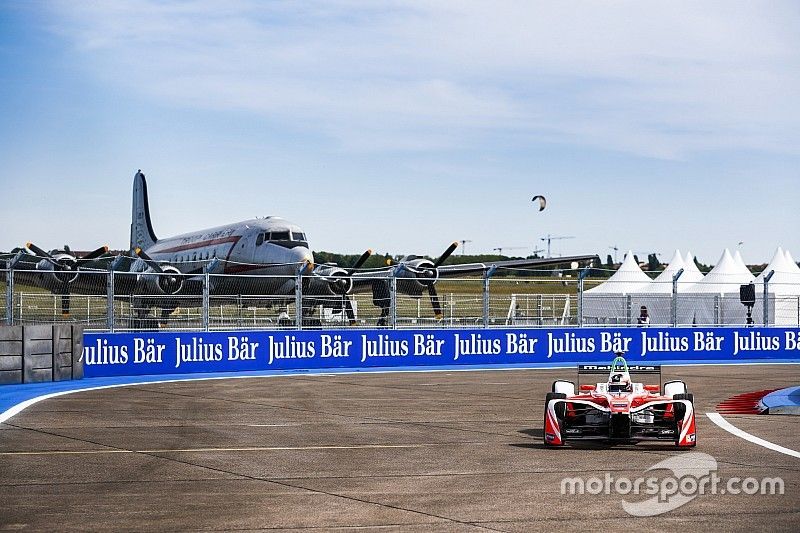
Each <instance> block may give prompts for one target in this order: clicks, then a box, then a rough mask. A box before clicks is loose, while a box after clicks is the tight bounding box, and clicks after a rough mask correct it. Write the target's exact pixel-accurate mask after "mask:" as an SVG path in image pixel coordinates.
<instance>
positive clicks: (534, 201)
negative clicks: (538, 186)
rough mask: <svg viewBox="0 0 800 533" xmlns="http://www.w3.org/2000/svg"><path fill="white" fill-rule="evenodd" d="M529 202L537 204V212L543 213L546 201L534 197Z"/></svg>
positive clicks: (541, 197) (538, 196)
mask: <svg viewBox="0 0 800 533" xmlns="http://www.w3.org/2000/svg"><path fill="white" fill-rule="evenodd" d="M531 202H533V203H536V202H539V211H544V208H545V207H547V199H546V198H545V197H544V196H541V195H536V196H534V197H533V198H531Z"/></svg>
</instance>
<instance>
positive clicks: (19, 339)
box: [0, 324, 83, 384]
mask: <svg viewBox="0 0 800 533" xmlns="http://www.w3.org/2000/svg"><path fill="white" fill-rule="evenodd" d="M82 352H83V327H82V326H77V325H69V324H57V325H51V324H36V325H31V326H2V327H0V384H13V383H41V382H45V381H63V380H69V379H81V378H83V359H82V358H81V354H82Z"/></svg>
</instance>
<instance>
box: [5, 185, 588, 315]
mask: <svg viewBox="0 0 800 533" xmlns="http://www.w3.org/2000/svg"><path fill="white" fill-rule="evenodd" d="M457 246H458V243H457V242H454V243H453V244H451V245H450V246H449V247H448V248H447V249H446V250H445V251H444V252H443V253H442V255H440V256H439V257H438V258H437V259H436V260H430V259H426V258H420V257H417V256H407V257H404V258H403V259H401V260H400V261H399V262H397V263H395V264H392V265H386V266H385V267H382V268H377V269H374V268H373V269H362V267H363V265H364V263H365V262H366V261H367V259H368V258H369V256H370V255H371V253H372V251H371V250H367V251H365V252H364V253H363V254H362V255H361V256H360V257H359V258H358V260H357V261H356V262H355V263H354V264H353V265H351V266H349V267H342V266H339V265H336V264H321V265H315V264H314V256H313V254H312V252H311V250H310V249H309V245H308V239H307V237H306V234H305V232H303V230H302V229H301V228H300V227H299V226H298V225H296V224H294V223H292V222H290V221H288V220H286V219H283V218H280V217H275V216H268V217H266V218H256V219H250V220H245V221H243V222H237V223H233V224H228V225H225V226H219V227H215V228H211V229H206V230H200V231H196V232H191V233H185V234H182V235H177V236H175V237H169V238H165V239H159V238H157V237H156V235H155V232H154V231H153V225H152V222H151V218H150V206H149V203H148V193H147V181H146V179H145V176H144V173H142V171H141V170H139V171H138V172H137V173H136V175H135V176H134V179H133V208H132V221H131V232H130V251H129V252H127V253H124V254H120V255H112V254H110V253H109V251H108V247H107V246H102V247H100V248H98V249H97V250H94V251H92V252H90V253H89V254H87V255H85V256H83V257H76V255H75V254H73V253H72V252H71V250H70V249H69V247H67V246H65V247H64V249H63V250H53V251H51V252H47V251H45V250H43V249H42V248H39V247H38V246H36V245H35V244H33V243H27V245H26V247H25V248H24V249H17V250H15V252H16V254H14V253H12V254H7V255H6V256H5V257H4V258H3V257H0V270H2V269H4V268H7V267H9V266H13V268H14V269H15V281H17V282H19V283H22V284H29V285H36V286H39V287H43V288H45V289H47V290H49V291H51V292H53V293H54V294H61V295H62V304H61V305H62V313H63V314H64V315H65V316H68V315H69V295H70V294H106V290H107V287H106V276H107V274H108V273H109V272H112V273H114V276H113V280H114V295H115V296H133V297H134V299H135V302H136V303H135V305H134V308H135V309H136V312H137V317H138V319H140V320H145V319H146V317H147V316H148V315H149V313H150V311H151V309H152V308H160V309H161V317H162V319H164V318H166V317H167V316H168V315H169V314H171V313H172V312H174V310H175V309H176V308H177V307H178V306H179V305H182V306H188V305H189V302H190V301H193V302H197V299H196V298H194V299H193V298H192V297H193V296H195V297H197V296H200V295H202V291H203V279H204V275H205V273H206V272H207V273H209V274H211V275H213V287H212V290H213V294H214V295H215V297H218V296H225V295H228V296H231V297H232V298H234V297H241V296H263V295H269V296H271V297H274V298H269V299H267V300H263V301H262V305H268V306H275V305H278V306H283V307H284V308H285V306H286V305H287V304H288V303H290V302H293V301H294V297H295V285H296V280H297V279H298V274H301V279H302V284H303V286H302V294H303V316H304V317H310V316H311V315H312V314H313V313H314V311H315V309H316V308H317V307H319V306H324V307H327V308H332V309H334V310H335V311H339V312H341V311H342V310H344V311H345V312H346V314H347V317H348V319H349V320H350V321H351V323H352V322H353V321H354V319H355V316H354V312H353V306H352V301H351V299H350V297H349V296H350V295H351V294H352V293H353V292H356V291H358V292H361V291H369V290H371V291H372V299H373V303H374V304H375V305H376V306H377V307H378V308H379V309H380V310H381V317H380V319H379V323H378V325H385V323H386V318H387V317H388V315H389V308H390V280H391V278H392V277H394V278H396V280H397V291H398V292H400V293H402V294H406V295H409V296H412V297H415V298H419V297H421V296H422V294H423V292H427V293H428V296H429V298H430V302H431V307H432V310H433V313H434V315H435V317H436V318H441V316H442V309H441V303H440V301H439V297H438V294H437V292H436V286H435V285H436V282H437V280H438V279H439V278H440V277H442V276H451V277H452V276H459V275H466V274H470V273H475V272H481V271H485V270H486V269H487V268H488V267H489V266H492V265H495V266H497V267H500V268H503V267H507V268H524V267H550V266H557V265H562V264H569V263H572V262H588V261H592V260H594V259H595V258H596V257H597V256H595V255H580V256H571V257H559V258H548V259H522V260H509V261H499V262H496V263H493V264H492V265H485V264H483V263H469V264H460V265H444V264H443V263H444V262H445V261H446V260H447V258H448V257H450V255H451V254H452V253H453V251H455V249H456V247H457ZM218 274H245V275H246V276H244V277H243V276H222V275H218ZM170 297H174V298H170ZM194 305H197V304H196V303H194ZM248 305H251V304H248ZM256 305H258V301H256Z"/></svg>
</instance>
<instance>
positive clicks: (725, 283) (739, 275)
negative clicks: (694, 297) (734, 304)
mask: <svg viewBox="0 0 800 533" xmlns="http://www.w3.org/2000/svg"><path fill="white" fill-rule="evenodd" d="M736 253H737V255H738V260H737V259H735V258H734V257H733V256H732V255H731V252H730V250H728V249H727V248H725V251H724V252H722V257H720V258H719V261H717V264H716V265H715V266H714V268H712V269H711V271H710V272H709V273H708V274H706V275H705V277H704V278H703V279H702V280H700V281H698V282H696V283H693V284H692V285H689V286H688V287H687V288H686V292H687V293H705V294H709V293H711V294H734V293H735V294H737V295H738V294H739V286H740V285H743V284H746V283H750V282H751V281H753V280H755V276H753V274H752V273H751V272H750V271H749V270H748V269H747V266H745V264H744V261H742V256H741V255H739V252H738V251H737V252H736Z"/></svg>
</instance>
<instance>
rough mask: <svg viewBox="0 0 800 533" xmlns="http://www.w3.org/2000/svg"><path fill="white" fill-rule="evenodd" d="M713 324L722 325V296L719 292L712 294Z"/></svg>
mask: <svg viewBox="0 0 800 533" xmlns="http://www.w3.org/2000/svg"><path fill="white" fill-rule="evenodd" d="M714 325H715V326H720V325H722V298H721V297H720V295H719V294H715V295H714Z"/></svg>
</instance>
